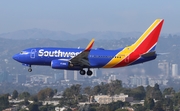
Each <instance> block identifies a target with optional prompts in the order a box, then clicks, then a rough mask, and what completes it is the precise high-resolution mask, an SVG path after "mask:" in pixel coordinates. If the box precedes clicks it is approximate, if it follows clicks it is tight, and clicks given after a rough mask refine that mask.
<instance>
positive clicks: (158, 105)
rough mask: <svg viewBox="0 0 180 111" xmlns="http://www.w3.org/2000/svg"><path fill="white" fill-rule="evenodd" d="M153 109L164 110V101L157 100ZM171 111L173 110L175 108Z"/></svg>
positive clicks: (154, 110) (155, 110) (156, 110)
mask: <svg viewBox="0 0 180 111" xmlns="http://www.w3.org/2000/svg"><path fill="white" fill-rule="evenodd" d="M153 111H164V110H163V104H162V101H157V102H156V104H155V106H154V108H153ZM171 111H173V109H172V110H171Z"/></svg>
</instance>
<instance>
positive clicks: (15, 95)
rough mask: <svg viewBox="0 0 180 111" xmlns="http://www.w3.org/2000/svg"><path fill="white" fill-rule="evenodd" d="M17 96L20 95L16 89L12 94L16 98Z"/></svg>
mask: <svg viewBox="0 0 180 111" xmlns="http://www.w3.org/2000/svg"><path fill="white" fill-rule="evenodd" d="M17 97H18V92H17V90H14V91H13V94H12V99H16V98H17Z"/></svg>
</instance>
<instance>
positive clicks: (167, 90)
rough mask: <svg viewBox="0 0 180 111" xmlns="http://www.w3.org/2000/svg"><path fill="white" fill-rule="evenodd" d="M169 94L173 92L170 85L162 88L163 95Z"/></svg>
mask: <svg viewBox="0 0 180 111" xmlns="http://www.w3.org/2000/svg"><path fill="white" fill-rule="evenodd" d="M171 94H175V90H174V89H173V88H172V87H170V88H165V89H164V91H163V95H171Z"/></svg>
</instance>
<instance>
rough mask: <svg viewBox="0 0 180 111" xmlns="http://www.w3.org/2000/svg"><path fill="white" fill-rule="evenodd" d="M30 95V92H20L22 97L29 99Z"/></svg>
mask: <svg viewBox="0 0 180 111" xmlns="http://www.w3.org/2000/svg"><path fill="white" fill-rule="evenodd" d="M29 97H30V94H29V92H23V93H21V94H19V98H20V99H27V98H29Z"/></svg>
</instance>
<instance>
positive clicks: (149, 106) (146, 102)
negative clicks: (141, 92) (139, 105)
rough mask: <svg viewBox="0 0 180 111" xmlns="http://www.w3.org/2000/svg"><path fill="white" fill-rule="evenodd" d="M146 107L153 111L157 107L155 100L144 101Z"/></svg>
mask: <svg viewBox="0 0 180 111" xmlns="http://www.w3.org/2000/svg"><path fill="white" fill-rule="evenodd" d="M144 106H145V108H146V109H150V110H152V109H153V107H154V106H155V103H154V100H153V99H152V98H146V99H145V101H144Z"/></svg>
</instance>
